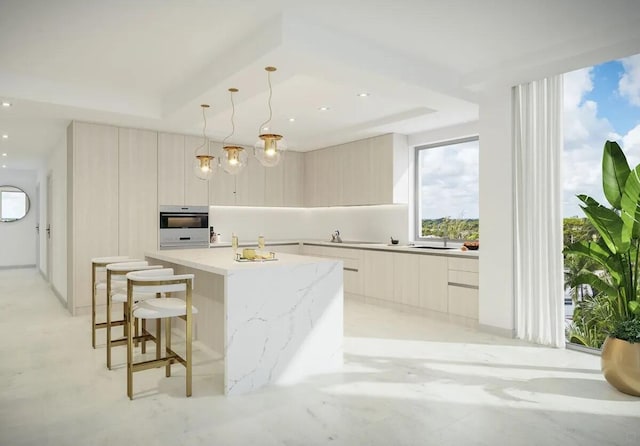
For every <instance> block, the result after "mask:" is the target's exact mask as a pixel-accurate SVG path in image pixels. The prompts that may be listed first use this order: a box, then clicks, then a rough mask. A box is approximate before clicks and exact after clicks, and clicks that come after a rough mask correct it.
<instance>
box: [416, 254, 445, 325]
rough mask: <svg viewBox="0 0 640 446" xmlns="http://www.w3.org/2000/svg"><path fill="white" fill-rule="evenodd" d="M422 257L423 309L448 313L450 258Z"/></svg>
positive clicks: (421, 287)
mask: <svg viewBox="0 0 640 446" xmlns="http://www.w3.org/2000/svg"><path fill="white" fill-rule="evenodd" d="M419 257H420V273H419V280H418V282H419V284H420V285H419V286H420V302H419V305H418V306H420V307H422V308H426V309H428V310H433V311H438V312H440V313H447V312H448V311H449V306H448V299H447V292H448V289H447V274H448V273H447V271H448V258H447V257H441V256H429V255H421V256H419Z"/></svg>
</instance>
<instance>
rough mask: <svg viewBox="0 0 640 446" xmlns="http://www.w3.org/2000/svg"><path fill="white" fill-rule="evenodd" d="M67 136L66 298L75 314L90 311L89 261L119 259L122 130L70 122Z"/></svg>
mask: <svg viewBox="0 0 640 446" xmlns="http://www.w3.org/2000/svg"><path fill="white" fill-rule="evenodd" d="M68 133H69V135H70V138H69V141H68V144H67V160H68V165H67V192H68V217H67V225H68V228H67V230H68V234H69V237H68V239H67V244H68V247H67V293H68V296H67V297H68V301H69V303H70V308H72V309H73V313H74V314H77V313H78V311H82V309H83V308H88V307H89V306H90V305H91V259H92V258H94V257H102V256H113V255H118V246H119V243H118V224H117V222H118V211H119V209H118V187H119V184H118V128H117V127H112V126H107V125H99V124H88V123H83V122H72V123H71V125H70V128H69V132H68ZM60 230H62V228H60Z"/></svg>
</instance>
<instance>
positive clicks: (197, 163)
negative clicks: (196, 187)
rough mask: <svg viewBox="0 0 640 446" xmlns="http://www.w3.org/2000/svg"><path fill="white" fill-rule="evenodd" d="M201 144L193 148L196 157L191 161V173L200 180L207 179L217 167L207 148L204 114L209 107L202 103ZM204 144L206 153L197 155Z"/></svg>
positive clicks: (205, 118)
mask: <svg viewBox="0 0 640 446" xmlns="http://www.w3.org/2000/svg"><path fill="white" fill-rule="evenodd" d="M200 107H202V121H203V126H202V144H201V145H199V146H198V147H197V148H196V150H195V155H196V159H195V160H194V162H193V173H195V175H196V177H198V178H199V179H201V180H204V181H208V180H210V179H211V177H212V176H213V172H214V170H215V168H216V167H217V165H216V163H214V162H213V160H214V157H213V156H211V150H210V148H209V141H208V140H207V134H206V131H207V116H206V114H205V111H206V109H208V108H209V104H202V105H201V106H200ZM205 146H206V148H207V154H206V155H199V154H198V152H199V151H200V150H201V149H202V148H204V147H205Z"/></svg>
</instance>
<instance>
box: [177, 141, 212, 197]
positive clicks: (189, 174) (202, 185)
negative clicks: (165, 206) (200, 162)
mask: <svg viewBox="0 0 640 446" xmlns="http://www.w3.org/2000/svg"><path fill="white" fill-rule="evenodd" d="M202 144H203V138H202V137H197V136H185V138H184V155H183V156H184V202H183V203H182V204H184V205H185V206H208V205H209V181H206V180H202V179H200V178H198V177H197V176H196V175H195V173H194V170H193V166H194V163H195V159H196V149H197V148H198V147H200V146H202ZM198 153H200V154H205V153H207V151H206V149H205V148H203V149H201V151H199V152H198ZM170 204H180V203H170Z"/></svg>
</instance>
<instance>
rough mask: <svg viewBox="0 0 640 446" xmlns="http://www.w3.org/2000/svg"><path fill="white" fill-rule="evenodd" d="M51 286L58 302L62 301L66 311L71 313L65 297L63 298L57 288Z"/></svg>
mask: <svg viewBox="0 0 640 446" xmlns="http://www.w3.org/2000/svg"><path fill="white" fill-rule="evenodd" d="M49 286H50V287H51V291H53V294H54V295H55V296H56V297H57V298H58V300H59V301H60V303H61V304H62V306H63V307H64V309H65V310H67V311H69V308H68V307H67V301H66V299H65V298H64V297H62V294H61V293H60V291H58V290H57V288H56V287H55V286H53V285H49Z"/></svg>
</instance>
